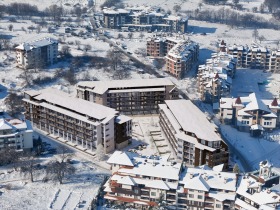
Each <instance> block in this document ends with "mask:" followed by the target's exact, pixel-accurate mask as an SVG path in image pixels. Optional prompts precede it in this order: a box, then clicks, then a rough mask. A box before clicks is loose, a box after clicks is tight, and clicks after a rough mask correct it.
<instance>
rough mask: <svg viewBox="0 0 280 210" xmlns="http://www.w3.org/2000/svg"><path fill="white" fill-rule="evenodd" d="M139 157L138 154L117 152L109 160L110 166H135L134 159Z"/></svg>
mask: <svg viewBox="0 0 280 210" xmlns="http://www.w3.org/2000/svg"><path fill="white" fill-rule="evenodd" d="M135 156H138V155H137V154H136V153H129V152H122V151H115V152H114V153H113V154H112V156H111V157H110V158H109V159H108V160H107V163H109V164H118V165H125V166H134V163H133V157H135Z"/></svg>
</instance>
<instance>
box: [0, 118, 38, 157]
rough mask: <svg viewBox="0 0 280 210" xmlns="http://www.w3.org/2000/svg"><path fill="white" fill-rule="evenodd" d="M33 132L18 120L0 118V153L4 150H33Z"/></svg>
mask: <svg viewBox="0 0 280 210" xmlns="http://www.w3.org/2000/svg"><path fill="white" fill-rule="evenodd" d="M32 134H33V130H32V129H29V128H28V127H27V124H26V122H23V121H21V120H19V119H12V118H9V117H8V118H0V151H1V150H4V149H5V148H7V147H9V148H13V149H15V150H27V149H32V148H33V135H32Z"/></svg>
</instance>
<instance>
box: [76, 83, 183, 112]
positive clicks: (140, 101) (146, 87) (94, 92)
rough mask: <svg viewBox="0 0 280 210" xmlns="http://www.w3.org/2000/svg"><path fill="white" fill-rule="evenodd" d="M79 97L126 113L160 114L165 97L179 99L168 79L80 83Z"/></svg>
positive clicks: (166, 98) (77, 87)
mask: <svg viewBox="0 0 280 210" xmlns="http://www.w3.org/2000/svg"><path fill="white" fill-rule="evenodd" d="M76 90H77V97H78V98H81V99H84V100H87V101H90V102H94V103H97V104H101V105H104V106H108V107H111V108H114V109H116V110H118V111H120V112H122V113H127V114H148V113H157V111H158V104H161V103H164V100H171V99H178V90H177V88H176V86H175V85H174V84H173V83H172V82H171V81H170V80H169V79H164V78H162V79H137V80H113V81H89V82H79V83H78V84H77V86H76Z"/></svg>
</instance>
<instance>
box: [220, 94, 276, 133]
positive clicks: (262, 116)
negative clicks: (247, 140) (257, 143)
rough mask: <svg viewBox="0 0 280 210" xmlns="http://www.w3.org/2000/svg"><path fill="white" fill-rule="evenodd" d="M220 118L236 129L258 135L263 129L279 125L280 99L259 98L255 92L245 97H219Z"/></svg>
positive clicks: (270, 128)
mask: <svg viewBox="0 0 280 210" xmlns="http://www.w3.org/2000/svg"><path fill="white" fill-rule="evenodd" d="M220 118H221V120H222V122H223V123H226V124H233V125H235V126H236V127H237V129H238V130H241V131H250V132H251V134H252V135H254V136H255V135H260V134H261V133H262V131H263V130H272V129H274V128H276V127H277V126H280V101H279V100H277V99H276V98H274V99H273V100H264V99H260V98H259V96H258V95H257V94H255V93H251V94H250V95H249V96H247V97H238V98H221V99H220Z"/></svg>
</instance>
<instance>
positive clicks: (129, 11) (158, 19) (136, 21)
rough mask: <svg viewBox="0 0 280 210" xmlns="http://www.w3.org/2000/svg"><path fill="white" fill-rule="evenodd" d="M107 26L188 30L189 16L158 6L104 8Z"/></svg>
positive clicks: (104, 21)
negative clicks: (170, 11)
mask: <svg viewBox="0 0 280 210" xmlns="http://www.w3.org/2000/svg"><path fill="white" fill-rule="evenodd" d="M103 23H104V27H105V28H115V29H120V28H121V27H128V28H131V29H136V30H140V31H155V30H157V31H166V32H182V33H186V32H187V27H188V18H187V17H185V18H183V17H180V16H173V15H168V14H166V13H164V12H163V11H162V10H161V9H160V8H158V7H148V6H135V7H127V8H124V9H115V8H104V9H103Z"/></svg>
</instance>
